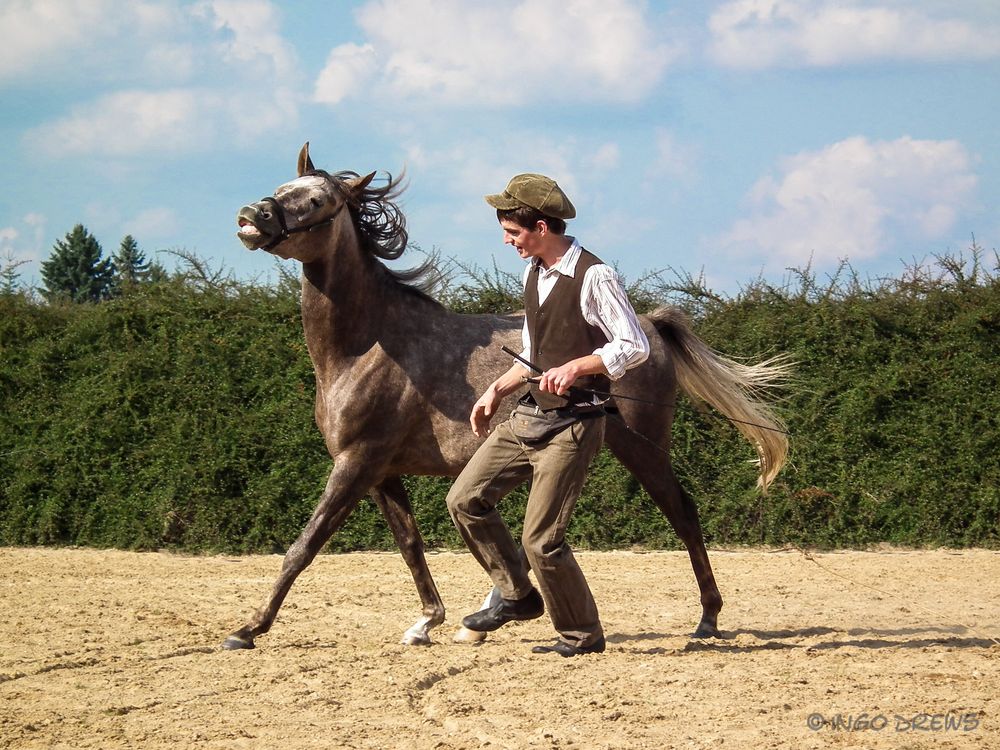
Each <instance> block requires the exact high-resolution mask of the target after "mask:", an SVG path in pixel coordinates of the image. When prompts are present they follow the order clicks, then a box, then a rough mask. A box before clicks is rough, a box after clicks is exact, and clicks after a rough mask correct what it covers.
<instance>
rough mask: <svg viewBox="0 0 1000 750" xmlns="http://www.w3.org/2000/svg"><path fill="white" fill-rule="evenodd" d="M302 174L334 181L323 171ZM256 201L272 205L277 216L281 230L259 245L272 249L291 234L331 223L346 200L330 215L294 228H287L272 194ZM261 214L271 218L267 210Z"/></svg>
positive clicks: (283, 213) (279, 207)
mask: <svg viewBox="0 0 1000 750" xmlns="http://www.w3.org/2000/svg"><path fill="white" fill-rule="evenodd" d="M302 176H303V177H323V178H324V179H326V180H327V181H329V182H333V181H334V179H333V177H331V176H330V175H328V174H325V173H323V172H310V173H308V174H304V175H302ZM257 203H259V204H260V203H263V204H267V205H270V206H272V207H273V211H274V215H275V216H276V217H277V218H278V225H279V226H280V227H281V232H279V233H278V234H277V235H276V236H275V237H274V238H273V239H272V240H271V241H270V242H268V243H267V244H266V245H261V248H260V249H261V250H272V249H273V248H275V247H277V246H278V245H280V244H281V243H282V242H284V241H285V240H287V239H288V238H289V237H291V236H292V235H293V234H299V233H301V232H311V231H312V230H314V229H319V228H320V227H324V226H326V225H327V224H332V223H333V220H334V219H336V218H337V217H338V216H339V215H340V212H341V211H342V210H343V209H344V207H345V206H346V205H347V200H346V199H345V200H344V202H343V203H341V204H340V206H339V207H338V208H337V210H336V211H334V212H333V215H332V216H328V217H327V218H325V219H322V220H321V221H317V222H316V223H315V224H306V225H304V226H300V227H295V229H289V228H288V223H287V222H286V221H285V209H283V208H282V207H281V204H280V203H278V199H277V198H275V197H274V196H273V195H269V196H267V197H266V198H261V199H260V200H259V201H257ZM261 216H263V218H265V219H270V218H271V214H270V213H268V212H266V211H261Z"/></svg>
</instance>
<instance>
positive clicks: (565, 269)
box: [531, 235, 583, 278]
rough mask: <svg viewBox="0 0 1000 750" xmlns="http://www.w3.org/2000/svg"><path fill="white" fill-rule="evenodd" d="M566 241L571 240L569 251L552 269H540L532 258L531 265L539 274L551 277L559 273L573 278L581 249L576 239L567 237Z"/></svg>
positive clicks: (536, 260)
mask: <svg viewBox="0 0 1000 750" xmlns="http://www.w3.org/2000/svg"><path fill="white" fill-rule="evenodd" d="M567 239H569V240H572V242H571V243H570V246H569V249H568V250H567V251H566V252H565V253H564V254H563V257H562V258H560V259H559V262H558V263H556V264H555V265H554V266H552V268H549V269H545V268H542V266H541V263H540V262H539V260H538V258H532V260H531V263H532V265H533V266H535V267H536V268H537V269H538V272H539V273H540V274H542V275H551V274H553V273H556V272H559V273H561V274H562V275H563V276H568V277H569V278H573V276H574V275H575V274H576V264H577V262H578V261H579V260H580V251H581V250H582V249H583V248H581V247H580V243H579V242H578V241H577V239H576V237H570V236H569V235H567Z"/></svg>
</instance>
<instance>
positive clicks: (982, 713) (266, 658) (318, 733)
mask: <svg viewBox="0 0 1000 750" xmlns="http://www.w3.org/2000/svg"><path fill="white" fill-rule="evenodd" d="M712 559H713V562H714V565H715V568H716V573H717V577H718V579H719V583H720V586H721V588H722V592H723V596H724V597H725V598H726V607H725V608H724V609H723V612H722V617H721V618H720V626H721V627H722V629H723V631H724V638H722V639H715V640H710V641H692V640H690V639H689V638H688V635H687V634H688V632H689V631H690V630H691V629H692V628H693V626H694V625H695V623H696V621H697V619H698V615H699V606H698V601H697V594H696V591H695V585H694V580H693V576H692V573H691V570H690V567H689V565H688V562H687V557H686V555H684V554H683V553H674V552H665V553H659V552H657V553H647V554H641V553H630V552H616V553H582V554H580V560H581V564H582V565H583V567H584V569H585V570H586V571H587V574H588V576H589V578H590V581H591V584H592V586H593V589H594V592H595V595H596V597H597V600H598V603H599V605H600V607H601V612H602V618H603V621H604V624H605V629H606V631H607V634H608V650H607V652H606V653H605V654H603V655H601V656H588V657H579V658H574V659H562V658H560V657H558V656H555V655H545V656H540V655H535V654H532V653H530V650H531V646H532V645H535V644H538V643H548V642H549V641H550V639H551V636H552V631H551V630H550V625H549V623H548V621H547V620H546V619H543V620H536V621H533V622H530V623H518V624H514V625H509V626H507V627H506V628H504V629H503V630H501V631H500V632H498V633H496V634H494V635H492V636H491V637H490V639H489V640H488V641H487V642H486V643H484V644H481V645H479V646H469V645H460V644H456V643H452V642H451V636H452V634H453V633H454V630H455V627H456V623H457V622H458V621H459V620H460V619H461V616H462V615H463V614H465V613H467V612H469V611H471V610H473V609H475V608H477V606H478V604H479V602H480V601H481V599H482V597H483V596H484V595H485V593H486V592H487V589H488V586H487V584H486V580H485V578H484V576H483V574H482V572H481V571H480V570H479V569H478V567H477V566H476V564H475V562H474V561H473V559H472V558H471V557H470V556H469V555H468V554H454V553H439V554H434V555H432V556H431V560H430V563H431V567H432V570H433V571H434V574H435V577H436V580H437V583H438V587H439V589H440V590H441V593H442V596H443V597H444V599H445V602H446V604H447V605H448V606H449V607H450V613H449V618H448V622H447V623H446V624H445V625H444V626H442V627H441V628H439V629H438V630H437V631H436V643H435V644H434V645H432V646H429V647H406V646H401V645H398V641H399V638H400V637H401V635H402V633H403V631H404V630H406V628H407V627H409V625H411V624H412V622H413V621H414V620H415V619H416V617H417V615H418V609H419V606H418V603H417V598H416V594H415V592H414V589H413V585H412V582H411V580H410V577H409V573H408V572H407V570H406V568H405V566H404V565H403V563H402V560H401V559H400V558H399V556H398V555H393V554H352V555H330V556H321V557H320V558H319V559H318V560H317V561H316V562H315V563H314V564H313V565H312V567H311V568H310V569H308V570H307V571H306V572H305V574H304V575H303V576H302V577H301V578H300V579H299V582H298V583H297V584H296V586H295V588H293V590H292V593H291V595H290V596H289V598H288V600H287V602H286V604H285V607H284V609H283V610H282V612H281V614H280V616H279V618H278V621H277V623H276V624H275V626H274V628H273V629H272V631H271V633H270V634H268V635H266V636H262V637H261V638H259V639H258V648H257V649H256V650H254V651H242V652H228V651H221V650H219V648H218V644H219V643H220V642H221V641H222V639H223V638H224V636H225V635H226V634H227V633H228V632H229V631H231V630H233V629H235V628H236V627H237V626H239V625H241V624H242V623H243V621H244V620H245V618H246V617H247V615H249V613H250V611H251V610H252V609H254V608H255V607H256V606H257V605H258V604H259V603H260V602H261V600H262V599H263V597H264V596H265V594H266V593H267V591H268V590H269V588H270V584H271V582H272V580H273V577H274V575H275V573H276V572H277V569H278V567H279V565H280V561H281V558H280V557H276V556H262V557H246V558H229V557H185V556H178V555H172V554H160V553H150V554H134V553H125V552H114V551H93V550H66V549H63V550H51V549H0V565H2V570H3V576H2V579H0V611H2V612H3V614H4V616H3V619H2V621H0V746H2V747H16V748H58V747H94V748H118V747H141V748H165V747H170V748H182V747H197V748H277V747H282V748H320V747H322V748H414V749H417V748H421V749H422V748H441V749H449V748H614V749H616V750H617V749H619V748H704V747H712V748H715V747H723V748H753V749H757V748H796V749H799V748H828V747H832V748H966V747H973V748H995V747H1000V671H998V667H1000V644H998V643H997V642H995V641H994V640H993V639H1000V553H997V552H989V551H982V550H970V551H961V552H955V551H931V552H924V551H921V552H912V551H900V550H882V551H878V552H842V553H830V554H820V555H814V556H813V559H812V560H810V559H808V558H807V557H806V556H805V555H804V554H802V553H800V552H797V551H762V550H732V551H721V550H716V551H714V552H713V554H712ZM842 576H843V577H842ZM844 577H846V579H845V578H844ZM847 579H849V580H847ZM869 587H870V588H869ZM866 721H867V722H868V723H867V724H866V723H865V722H866Z"/></svg>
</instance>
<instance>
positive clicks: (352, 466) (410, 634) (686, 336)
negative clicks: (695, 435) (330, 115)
mask: <svg viewBox="0 0 1000 750" xmlns="http://www.w3.org/2000/svg"><path fill="white" fill-rule="evenodd" d="M375 175H376V172H371V173H370V174H367V175H365V176H361V175H359V174H358V173H355V172H350V171H344V172H338V173H335V174H331V173H329V172H326V171H324V170H319V169H316V168H315V167H314V166H313V163H312V159H311V157H310V155H309V144H308V143H306V144H305V145H304V146H303V147H302V149H301V151H300V153H299V157H298V177H296V178H295V179H293V180H291V181H290V182H287V183H285V184H283V185H281V186H280V187H278V188H277V189H276V190H275V192H274V194H273V195H272V196H269V197H267V198H264V199H262V200H260V201H258V202H256V203H251V204H248V205H246V206H243V207H242V208H241V209H240V210H239V212H238V214H237V223H238V225H239V230H238V233H237V236H238V237H239V239H240V240H241V241H242V243H243V244H244V245H245V246H246V247H247V248H248V249H250V250H264V251H266V252H269V253H271V254H273V255H275V256H277V257H280V258H283V259H295V260H298V261H299V262H301V264H302V276H301V285H302V298H301V304H302V325H303V330H304V333H305V339H306V345H307V348H308V351H309V356H310V357H311V359H312V363H313V366H314V370H315V376H316V405H315V419H316V424H317V425H318V427H319V429H320V431H321V432H322V434H323V437H324V441H325V444H326V448H327V450H328V451H329V454H330V456H331V458H332V459H333V468H332V470H331V472H330V475H329V479H328V480H327V482H326V487H325V489H324V490H323V492H322V495H321V496H320V498H319V501H318V503H317V505H316V508H315V510H314V511H313V514H312V516H311V517H310V519H309V521H308V522H307V523H306V525H305V527H304V528H303V530H302V532H301V533H300V535H299V537H298V538H297V539H296V540H295V542H294V543H293V544H292V545H291V546H290V547H289V549H288V551H287V553H286V554H285V556H284V559H283V561H282V564H281V569H280V572H279V574H278V576H277V579H276V581H275V583H274V585H273V588H272V590H271V592H270V594H269V595H268V596H267V598H266V599H265V601H264V602H263V604H262V606H261V607H260V608H259V609H257V610H256V611H255V612H254V614H253V615H252V617H251V618H250V620H249V622H247V623H246V624H245V625H244V626H243V627H241V628H239V629H238V630H236V631H234V632H233V633H231V634H230V635H229V636H228V637H227V638H226V639H225V641H224V643H223V648H226V649H241V648H254V647H255V638H256V637H257V636H259V635H262V634H264V633H267V632H268V631H269V630H270V628H271V625H272V624H273V622H274V619H275V617H276V615H277V613H278V610H279V608H280V607H281V605H282V602H283V601H284V599H285V597H286V596H287V595H288V592H289V590H290V589H291V587H292V584H293V583H294V581H295V579H296V578H297V577H298V575H299V574H300V573H302V571H303V570H304V569H305V568H306V567H307V566H308V565H309V564H310V563H311V562H312V560H313V559H314V558H315V556H316V555H317V553H319V552H320V550H321V549H322V547H323V546H324V544H326V542H327V541H328V540H329V539H330V538H331V537H332V535H333V534H334V533H335V532H336V531H337V529H338V528H339V527H340V526H341V525H342V524H343V523H344V521H345V519H346V518H347V517H348V516H349V515H350V513H351V512H352V511H353V510H354V508H355V507H356V506H357V504H358V503H359V502H360V500H361V499H362V498H363V497H365V496H366V495H367V496H370V497H371V498H372V499H373V500H374V502H375V503H376V505H377V506H378V508H379V510H380V511H381V513H382V514H383V515H384V517H385V520H386V522H387V523H388V526H389V528H390V529H391V532H392V534H393V537H394V540H395V542H396V544H397V545H398V547H399V550H400V552H401V554H402V557H403V560H404V561H405V562H406V565H407V566H408V567H409V569H410V572H411V574H412V576H413V580H414V583H415V584H416V588H417V592H418V594H419V597H420V601H421V604H422V607H423V609H422V614H421V616H420V618H419V619H418V620H417V621H416V622H415V623H414V625H413V626H412V627H410V628H409V629H408V630H407V631H406V632H405V633H404V636H403V639H402V642H403V643H405V644H412V645H416V644H427V643H430V642H431V638H430V631H431V629H432V628H434V627H436V626H437V625H440V624H441V623H442V622H444V618H445V607H444V604H443V602H442V601H441V597H440V595H439V594H438V591H437V587H436V585H435V583H434V579H433V577H432V575H431V572H430V570H429V568H428V566H427V562H426V559H425V556H424V545H423V540H422V539H421V536H420V532H419V530H418V528H417V524H416V520H415V519H414V515H413V509H412V506H411V504H410V499H409V497H408V496H407V492H406V489H405V487H404V485H403V482H402V479H401V478H402V477H403V476H404V475H436V476H451V477H454V476H457V475H458V473H459V472H460V471H461V470H462V467H463V466H464V465H465V464H466V462H467V461H468V460H469V458H470V457H471V456H472V454H473V452H474V451H475V450H476V448H477V446H478V444H479V439H478V438H476V437H475V436H474V435H473V433H472V430H471V428H470V425H469V421H468V418H469V413H470V411H471V408H472V404H473V403H474V402H475V401H476V399H477V398H478V396H479V394H481V393H482V392H483V391H484V390H485V389H486V387H487V385H488V384H489V383H490V382H492V380H494V379H495V377H496V376H497V375H499V374H500V373H502V372H504V371H506V370H507V369H508V368H509V367H510V365H511V363H512V359H511V358H510V356H509V355H506V354H504V353H503V352H502V351H501V348H502V347H509V348H511V349H514V350H517V351H519V350H520V348H521V347H520V331H521V325H522V320H523V318H522V316H520V315H516V314H512V315H464V314H458V313H454V312H451V311H449V310H448V309H446V308H445V307H444V306H443V305H441V304H440V303H439V302H437V301H436V300H434V299H433V298H432V297H431V296H430V295H429V294H428V293H426V292H425V291H424V290H422V289H421V288H420V284H419V280H418V279H417V278H416V276H417V274H416V273H415V272H406V271H397V270H391V269H390V268H388V267H387V266H386V265H385V264H384V263H383V262H382V261H383V260H393V259H396V258H398V257H400V255H401V254H402V253H403V251H404V250H405V248H406V246H407V242H408V237H407V232H406V222H405V217H404V216H403V214H402V212H401V210H400V209H399V207H398V205H397V203H396V202H395V200H396V199H397V198H398V196H399V195H400V193H401V192H402V187H401V185H400V181H399V180H398V179H396V180H394V179H393V178H392V176H391V175H388V176H387V179H386V184H385V185H382V186H375V185H373V179H374V177H375ZM640 322H641V325H642V327H643V330H644V331H645V333H646V336H647V337H648V339H649V342H650V347H651V352H650V355H649V358H648V360H647V361H646V362H645V363H643V364H642V365H640V366H638V367H636V368H634V369H632V370H630V371H629V372H628V373H627V374H626V375H625V376H624V377H623V378H621V379H620V380H618V381H615V382H614V384H613V386H612V389H611V393H612V394H614V395H615V396H617V397H618V398H617V399H616V403H617V407H618V414H617V416H616V418H615V419H610V418H609V419H608V422H607V427H606V435H605V445H606V446H607V447H608V448H609V449H610V451H611V453H612V454H613V455H614V456H616V457H617V458H618V460H619V461H620V462H621V463H622V464H623V465H624V466H625V467H626V468H627V469H628V470H629V471H630V472H631V473H632V474H633V475H634V476H635V478H636V479H637V480H638V482H639V483H640V485H641V486H642V487H643V488H644V489H645V490H646V492H647V493H648V494H649V496H650V498H652V500H653V502H654V503H655V504H656V506H657V507H658V508H659V509H660V510H661V511H662V512H663V513H664V514H665V515H666V517H667V518H668V520H669V521H670V523H671V525H672V526H673V528H674V530H675V532H676V533H677V535H678V537H679V538H680V539H681V541H682V542H683V543H684V545H685V547H686V548H687V551H688V554H689V557H690V561H691V565H692V568H693V569H694V574H695V579H696V580H697V583H698V587H699V590H700V595H701V606H702V615H701V620H700V622H699V623H698V624H697V627H696V628H695V631H694V633H693V635H694V636H695V637H699V638H707V637H718V636H719V635H720V633H719V629H718V614H719V611H720V610H721V609H722V595H721V594H720V592H719V588H718V586H717V584H716V581H715V576H714V574H713V572H712V566H711V564H710V562H709V558H708V552H707V550H706V548H705V541H704V538H703V535H702V531H701V525H700V521H699V519H698V510H697V508H696V506H695V504H694V502H693V500H692V499H691V498H690V497H689V495H688V494H687V493H686V492H685V491H684V489H683V488H682V487H681V485H680V484H679V483H678V481H677V478H676V476H675V475H674V472H673V469H672V467H671V463H670V456H669V449H670V435H671V433H670V429H671V423H672V420H673V416H674V406H673V403H674V397H675V392H676V390H677V389H678V387H679V388H680V389H681V390H682V391H683V392H684V393H686V394H688V395H689V396H690V397H692V398H694V399H697V400H698V401H700V402H704V403H707V404H708V405H710V406H711V407H713V408H715V409H716V410H718V411H719V412H721V414H722V415H724V416H725V417H727V418H729V419H730V420H732V421H733V424H734V425H735V427H736V428H737V429H738V430H739V431H740V432H741V433H742V434H743V435H744V437H745V438H746V439H747V440H748V441H749V442H750V443H751V445H753V446H754V448H755V449H756V451H757V455H758V465H759V476H758V481H757V484H758V486H759V487H760V489H761V490H762V491H766V489H767V486H768V485H769V484H770V483H771V482H772V481H773V480H774V478H775V476H776V475H777V474H778V472H779V470H780V469H781V467H782V465H783V464H784V462H785V459H786V455H787V450H788V441H787V438H786V436H785V435H786V433H785V432H784V431H783V429H782V425H781V420H780V418H779V417H778V416H777V415H776V414H775V412H774V409H773V407H772V406H771V405H770V404H769V403H767V401H766V400H765V398H764V397H763V396H762V395H761V394H766V393H767V389H769V388H771V387H773V386H775V385H776V384H780V383H781V382H782V381H783V378H784V377H785V375H786V369H787V366H788V365H787V363H785V362H783V361H780V358H771V359H769V360H766V361H763V362H760V363H757V364H752V365H748V364H744V363H740V362H736V361H734V360H731V359H728V358H726V357H724V356H722V355H720V354H718V353H716V352H715V351H713V350H712V349H710V348H709V347H708V346H707V345H706V344H705V343H704V342H702V341H701V340H700V339H699V338H698V337H697V336H696V335H695V334H694V333H693V332H692V331H691V330H690V328H689V326H688V325H687V323H686V322H685V318H684V316H683V315H682V314H681V313H680V312H679V311H678V310H676V309H674V308H670V307H661V308H659V309H657V310H655V311H653V312H652V313H650V314H648V315H644V316H641V318H640ZM652 394H655V399H653V398H652ZM637 397H642V398H643V399H646V400H647V401H648V400H655V401H656V402H657V403H658V405H657V406H651V405H650V404H649V403H648V402H644V401H638V400H631V398H637ZM512 408H513V402H512V401H510V399H508V401H507V402H505V403H504V404H503V405H502V406H501V408H500V409H499V410H498V412H497V413H498V414H502V413H505V410H506V412H509V411H510V410H511V409H512Z"/></svg>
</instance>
